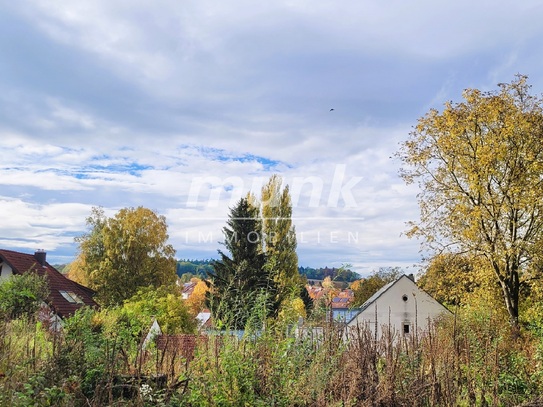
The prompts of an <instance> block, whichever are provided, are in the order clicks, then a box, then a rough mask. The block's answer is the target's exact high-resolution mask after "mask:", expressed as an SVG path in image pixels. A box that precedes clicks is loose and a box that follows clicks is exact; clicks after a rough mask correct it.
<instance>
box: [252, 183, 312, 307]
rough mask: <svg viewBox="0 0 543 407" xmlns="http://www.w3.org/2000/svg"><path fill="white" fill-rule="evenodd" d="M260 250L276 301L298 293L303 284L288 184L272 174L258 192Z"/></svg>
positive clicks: (281, 300)
mask: <svg viewBox="0 0 543 407" xmlns="http://www.w3.org/2000/svg"><path fill="white" fill-rule="evenodd" d="M261 212H262V236H263V239H262V240H263V250H264V253H265V254H266V262H267V267H268V269H269V270H270V273H271V275H272V278H273V280H274V281H275V283H276V285H277V295H278V298H277V301H278V302H279V303H281V302H283V301H284V300H287V299H288V297H289V296H291V295H295V296H299V293H300V291H301V290H302V289H304V286H303V284H302V280H301V279H300V275H299V273H298V255H297V254H296V246H297V242H296V230H295V227H294V225H293V224H292V202H291V199H290V192H289V187H288V185H286V186H285V187H283V186H282V179H281V177H279V176H278V175H276V174H275V175H272V177H271V178H270V179H269V181H268V183H267V184H266V185H264V187H263V188H262V195H261Z"/></svg>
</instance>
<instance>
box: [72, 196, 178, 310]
mask: <svg viewBox="0 0 543 407" xmlns="http://www.w3.org/2000/svg"><path fill="white" fill-rule="evenodd" d="M87 225H88V226H89V229H90V230H89V232H88V233H87V234H85V235H83V236H81V237H79V238H77V241H78V242H79V254H78V258H77V259H76V261H75V262H74V263H73V264H72V266H71V267H70V274H72V273H74V274H75V275H82V277H81V278H80V279H84V280H85V281H88V283H89V286H90V288H92V289H93V290H96V292H97V297H98V301H99V303H100V304H102V305H105V306H110V305H119V304H122V303H123V301H124V300H126V299H128V298H131V297H132V296H133V295H135V294H136V293H137V292H138V290H139V289H141V288H143V287H155V288H156V287H160V286H162V285H171V284H174V283H175V279H176V274H175V270H176V259H175V257H174V256H175V250H174V248H173V246H171V245H170V244H168V243H167V242H168V232H167V229H168V227H167V224H166V219H165V217H164V216H160V215H157V214H156V213H155V212H153V211H152V210H150V209H147V208H144V207H141V206H140V207H138V208H124V209H121V210H120V211H119V212H117V213H116V214H115V216H113V217H112V218H107V217H106V216H105V214H104V211H103V210H102V209H101V208H93V210H92V213H91V216H90V217H89V218H87ZM76 268H79V269H76Z"/></svg>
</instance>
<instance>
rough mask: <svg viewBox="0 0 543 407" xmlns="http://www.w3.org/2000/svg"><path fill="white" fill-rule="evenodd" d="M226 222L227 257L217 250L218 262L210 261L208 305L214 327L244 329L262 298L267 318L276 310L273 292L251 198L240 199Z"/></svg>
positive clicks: (260, 230) (224, 229) (260, 228)
mask: <svg viewBox="0 0 543 407" xmlns="http://www.w3.org/2000/svg"><path fill="white" fill-rule="evenodd" d="M226 223H227V226H226V227H224V228H223V233H224V237H225V240H224V243H223V244H224V246H225V247H226V249H227V250H228V252H230V255H228V254H226V253H224V252H223V251H221V250H219V256H220V259H219V260H217V261H214V262H213V269H214V271H213V272H211V273H210V274H209V279H208V280H207V283H208V286H209V291H208V294H207V306H208V307H209V309H210V310H211V312H212V314H213V318H214V320H215V323H216V325H218V326H227V327H229V328H232V329H243V328H244V327H245V324H246V323H247V321H248V319H249V317H250V316H251V313H252V310H253V309H254V307H255V306H256V304H257V302H259V301H261V299H262V298H263V297H265V298H266V307H267V310H268V315H272V314H273V313H275V312H276V311H277V306H276V305H275V303H274V298H275V296H276V294H275V291H276V290H275V284H274V282H273V280H272V279H271V278H270V273H269V272H268V269H267V268H266V267H265V265H266V257H265V255H264V253H263V252H262V222H261V219H260V216H259V208H258V207H257V206H256V205H255V204H254V199H253V197H252V196H251V195H248V196H247V197H245V198H242V199H240V201H239V202H238V204H237V205H236V206H235V207H234V208H232V209H231V212H230V215H229V219H228V221H227V222H226Z"/></svg>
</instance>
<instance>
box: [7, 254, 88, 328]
mask: <svg viewBox="0 0 543 407" xmlns="http://www.w3.org/2000/svg"><path fill="white" fill-rule="evenodd" d="M46 255H47V254H46V252H44V251H42V250H39V251H36V252H35V253H34V254H27V253H20V252H15V251H12V250H3V249H0V283H1V282H2V281H5V280H6V279H9V278H11V276H13V275H16V274H24V273H29V272H30V273H32V272H33V273H36V274H38V275H39V276H45V277H46V278H47V283H48V286H49V296H48V297H47V307H48V309H49V311H50V314H51V315H50V319H51V321H50V322H52V323H53V324H57V323H58V322H59V320H60V319H62V318H66V317H70V316H72V315H73V314H74V313H75V312H76V311H77V310H78V309H80V308H82V307H84V306H89V307H98V304H97V303H96V302H95V301H94V299H93V298H92V297H93V295H94V291H92V290H91V289H90V288H87V287H84V286H82V285H81V284H78V283H76V282H75V281H72V280H70V279H68V278H67V277H65V276H64V275H63V274H62V273H60V272H59V271H58V270H57V269H55V268H54V267H53V266H51V265H50V264H49V263H47V261H46Z"/></svg>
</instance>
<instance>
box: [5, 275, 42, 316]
mask: <svg viewBox="0 0 543 407" xmlns="http://www.w3.org/2000/svg"><path fill="white" fill-rule="evenodd" d="M48 295H49V288H48V285H47V278H46V277H42V276H39V275H37V274H36V273H30V272H28V273H24V274H21V275H14V276H11V277H10V278H9V279H7V280H5V281H4V282H2V283H1V284H0V315H2V316H4V317H5V318H7V319H16V318H19V317H21V316H27V317H32V316H33V315H34V314H35V313H36V312H37V311H38V309H39V308H40V306H41V304H42V303H43V302H46V299H47V296H48Z"/></svg>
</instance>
